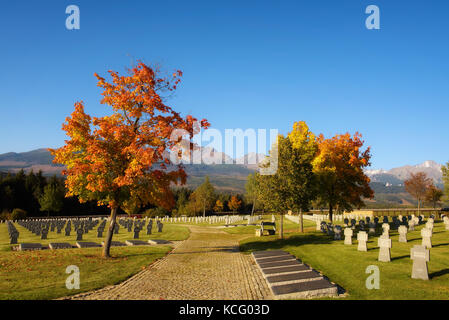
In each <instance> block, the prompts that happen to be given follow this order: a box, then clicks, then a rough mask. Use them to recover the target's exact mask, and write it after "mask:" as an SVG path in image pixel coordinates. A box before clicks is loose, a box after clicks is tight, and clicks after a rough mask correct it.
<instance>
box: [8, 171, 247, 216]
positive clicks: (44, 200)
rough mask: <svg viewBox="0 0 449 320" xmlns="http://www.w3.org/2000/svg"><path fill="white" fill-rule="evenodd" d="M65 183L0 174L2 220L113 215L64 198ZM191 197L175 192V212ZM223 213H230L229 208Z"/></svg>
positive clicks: (160, 212) (149, 210) (154, 211)
mask: <svg viewBox="0 0 449 320" xmlns="http://www.w3.org/2000/svg"><path fill="white" fill-rule="evenodd" d="M64 180H65V178H63V177H61V176H56V175H55V176H52V177H47V176H44V175H43V173H42V171H39V172H37V173H35V172H33V171H30V172H28V173H25V172H24V170H20V171H19V172H17V173H6V172H0V220H4V219H14V217H16V216H14V215H13V216H11V214H12V213H13V212H16V211H18V212H20V215H19V217H16V218H22V217H25V216H26V217H46V216H83V215H109V214H110V210H109V208H108V207H106V206H98V205H97V202H96V201H89V202H87V203H82V204H81V203H79V201H78V198H77V197H65V194H66V188H65V183H64ZM192 193H193V190H192V189H189V188H179V187H177V188H174V189H173V194H174V200H175V207H174V209H179V207H182V206H185V205H186V203H187V202H188V199H189V197H190V195H191V194H192ZM233 194H236V193H235V192H234V193H233ZM236 196H237V197H238V198H239V199H241V201H242V206H241V209H240V212H245V211H248V210H250V205H249V204H246V203H245V201H244V196H243V194H236ZM217 197H218V199H221V201H222V202H223V203H226V202H228V201H229V200H230V197H231V193H228V192H226V191H224V192H221V193H220V194H217ZM224 209H225V210H229V209H228V208H226V207H225V208H224ZM176 211H177V210H174V212H176ZM211 212H212V210H208V212H207V213H208V214H210V213H211ZM144 213H145V214H146V215H149V216H156V215H157V216H165V215H169V216H170V215H171V214H172V212H170V211H167V210H165V209H163V208H159V207H156V206H154V205H148V206H146V207H144V208H140V209H139V210H138V211H137V212H134V213H132V214H144ZM184 213H185V212H184ZM119 214H126V212H124V211H123V210H119Z"/></svg>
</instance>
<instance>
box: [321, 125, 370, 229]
mask: <svg viewBox="0 0 449 320" xmlns="http://www.w3.org/2000/svg"><path fill="white" fill-rule="evenodd" d="M361 138H362V135H361V134H359V133H355V134H354V135H353V136H352V137H351V135H350V134H349V133H346V134H343V135H336V136H334V137H332V138H330V139H325V138H324V137H323V135H320V136H319V137H318V139H317V142H318V154H317V156H316V158H315V159H314V160H313V171H314V172H315V174H316V176H317V178H318V193H319V198H320V200H321V201H322V202H323V203H326V204H328V205H329V218H330V220H331V221H332V215H333V210H334V209H335V208H336V207H338V208H339V209H341V210H352V209H353V207H357V208H360V207H361V206H363V205H364V202H363V199H362V198H373V197H374V192H373V190H372V189H371V188H370V186H369V183H370V179H369V177H368V176H366V175H365V173H364V171H363V169H364V168H366V167H367V166H369V165H370V162H369V161H370V158H371V154H370V148H369V147H368V148H367V149H366V150H362V147H363V143H364V141H362V140H361Z"/></svg>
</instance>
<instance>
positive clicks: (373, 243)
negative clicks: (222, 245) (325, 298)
mask: <svg viewBox="0 0 449 320" xmlns="http://www.w3.org/2000/svg"><path fill="white" fill-rule="evenodd" d="M422 228H423V226H420V227H418V228H416V230H415V231H413V232H410V233H409V234H408V235H407V238H408V243H399V242H398V238H399V235H398V233H397V231H393V230H392V231H391V232H390V237H391V239H392V249H391V257H392V261H391V262H379V261H377V258H378V254H379V249H378V248H377V236H376V237H370V238H369V240H368V243H367V246H368V252H359V251H357V240H356V236H355V237H354V238H353V245H351V246H348V245H344V244H343V241H334V240H332V239H331V238H330V237H328V236H327V235H324V234H322V233H320V232H308V233H304V234H301V233H290V234H287V235H286V236H285V239H284V240H280V239H278V235H274V236H264V237H250V238H246V239H243V240H242V241H240V249H241V251H243V252H246V253H250V252H252V251H256V250H270V249H282V250H286V251H288V252H290V253H291V254H293V255H295V256H296V257H297V258H299V259H301V260H303V261H304V263H306V264H308V265H310V266H311V267H312V268H314V269H316V270H318V271H321V272H322V273H323V274H324V275H326V276H327V277H328V278H329V279H330V280H331V281H333V282H335V283H337V284H338V285H340V286H341V287H343V288H344V289H345V290H346V292H347V294H348V295H347V297H346V299H360V300H374V299H405V300H411V299H449V231H447V230H445V229H444V225H443V223H435V227H434V233H433V237H432V244H433V248H431V249H430V262H429V264H428V266H429V276H430V278H431V280H429V281H424V280H417V279H411V270H412V260H411V259H410V249H411V248H412V247H413V246H414V245H417V244H421V234H420V231H421V229H422ZM370 265H375V266H378V267H379V270H380V289H379V290H376V289H372V290H368V289H367V288H366V285H365V283H366V280H367V278H368V276H370V274H366V273H365V271H366V268H367V267H368V266H370Z"/></svg>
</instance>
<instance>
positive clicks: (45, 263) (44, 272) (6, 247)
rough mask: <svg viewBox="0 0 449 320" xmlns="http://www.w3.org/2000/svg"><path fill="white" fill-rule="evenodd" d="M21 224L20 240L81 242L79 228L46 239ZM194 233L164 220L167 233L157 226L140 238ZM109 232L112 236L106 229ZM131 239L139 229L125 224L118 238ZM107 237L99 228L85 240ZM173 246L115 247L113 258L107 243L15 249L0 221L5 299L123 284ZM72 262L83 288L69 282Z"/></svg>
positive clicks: (0, 295)
mask: <svg viewBox="0 0 449 320" xmlns="http://www.w3.org/2000/svg"><path fill="white" fill-rule="evenodd" d="M15 227H16V228H17V230H18V231H19V232H20V235H19V241H18V242H19V243H27V242H29V243H41V244H43V245H47V244H48V243H50V242H68V243H70V244H75V242H76V240H75V239H76V234H75V232H74V231H73V230H72V233H71V236H70V237H66V236H65V235H64V230H62V233H61V234H57V233H56V231H55V232H49V233H48V239H47V240H41V239H40V237H39V236H36V235H34V234H33V233H31V232H30V231H28V230H27V229H25V228H23V227H21V226H19V225H18V224H17V223H16V224H15ZM189 234H190V231H189V229H188V228H187V227H185V226H178V225H171V224H164V228H163V232H162V233H158V232H156V230H155V226H153V234H151V235H146V229H144V230H142V231H141V233H140V239H141V240H148V239H164V240H185V239H187V238H188V237H189ZM103 235H104V236H106V232H105V233H104V234H103ZM130 239H133V232H127V230H126V229H125V228H123V227H120V230H119V234H114V236H113V240H114V241H122V242H123V241H125V240H130ZM103 240H104V237H103V238H97V232H96V228H94V229H93V230H91V231H89V233H88V234H87V235H86V234H85V235H83V241H93V242H97V243H101V242H102V241H103ZM170 250H171V247H170V246H142V247H140V246H136V247H112V248H111V255H112V256H113V258H112V259H103V258H102V257H101V253H102V248H90V249H61V250H42V251H23V252H16V251H12V250H11V245H10V244H9V237H8V231H7V228H6V224H0V299H2V300H5V299H53V298H58V297H62V296H66V295H73V294H77V293H80V292H85V291H90V290H93V289H99V288H102V287H105V286H107V285H112V284H117V283H119V282H122V281H124V280H125V279H127V278H129V277H130V276H132V275H134V274H135V273H137V272H138V271H140V270H142V268H144V267H146V266H148V265H149V264H151V263H152V262H154V261H155V260H156V259H159V258H162V257H163V256H165V255H166V254H167V253H168V252H169V251H170ZM69 265H76V266H78V267H79V269H80V279H81V284H80V289H79V290H68V289H67V288H66V287H65V281H66V279H67V277H68V276H69V275H68V274H66V273H65V270H66V267H67V266H69Z"/></svg>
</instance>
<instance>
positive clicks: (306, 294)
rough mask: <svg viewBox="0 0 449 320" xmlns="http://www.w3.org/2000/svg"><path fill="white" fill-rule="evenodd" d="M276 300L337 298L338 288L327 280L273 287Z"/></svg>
mask: <svg viewBox="0 0 449 320" xmlns="http://www.w3.org/2000/svg"><path fill="white" fill-rule="evenodd" d="M271 291H272V292H273V294H274V296H275V298H276V299H304V298H312V297H320V296H336V295H337V292H338V289H337V286H336V285H334V284H332V283H330V282H329V281H328V280H326V279H321V280H315V281H307V282H300V283H292V284H284V285H279V286H272V287H271Z"/></svg>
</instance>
